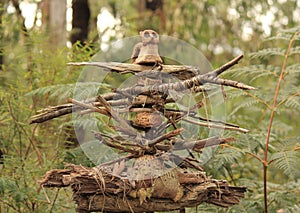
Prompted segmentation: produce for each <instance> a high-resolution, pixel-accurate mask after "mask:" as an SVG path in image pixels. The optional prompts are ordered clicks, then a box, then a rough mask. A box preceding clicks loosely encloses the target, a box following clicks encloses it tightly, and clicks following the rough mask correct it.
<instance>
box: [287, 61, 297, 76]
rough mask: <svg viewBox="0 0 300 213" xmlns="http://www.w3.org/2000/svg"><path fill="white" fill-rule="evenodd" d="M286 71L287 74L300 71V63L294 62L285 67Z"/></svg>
mask: <svg viewBox="0 0 300 213" xmlns="http://www.w3.org/2000/svg"><path fill="white" fill-rule="evenodd" d="M285 72H286V75H287V74H294V73H295V74H298V73H300V63H295V64H292V65H289V66H287V67H286V68H285Z"/></svg>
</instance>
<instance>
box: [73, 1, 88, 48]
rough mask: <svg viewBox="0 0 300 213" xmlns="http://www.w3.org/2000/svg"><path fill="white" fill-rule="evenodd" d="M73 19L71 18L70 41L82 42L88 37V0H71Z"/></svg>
mask: <svg viewBox="0 0 300 213" xmlns="http://www.w3.org/2000/svg"><path fill="white" fill-rule="evenodd" d="M72 9H73V19H72V32H71V36H70V41H71V43H72V44H74V43H76V42H77V41H79V42H80V43H82V44H83V43H84V42H85V41H86V40H87V38H88V32H89V20H90V8H89V4H88V0H73V2H72Z"/></svg>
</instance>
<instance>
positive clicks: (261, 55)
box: [249, 48, 286, 59]
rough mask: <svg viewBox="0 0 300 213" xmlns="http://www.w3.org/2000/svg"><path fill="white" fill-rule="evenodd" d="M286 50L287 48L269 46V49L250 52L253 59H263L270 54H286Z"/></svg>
mask: <svg viewBox="0 0 300 213" xmlns="http://www.w3.org/2000/svg"><path fill="white" fill-rule="evenodd" d="M285 52H286V50H285V49H281V48H267V49H263V50H260V51H258V52H254V53H250V54H249V56H250V58H251V59H255V58H260V59H263V58H267V57H270V56H284V54H285Z"/></svg>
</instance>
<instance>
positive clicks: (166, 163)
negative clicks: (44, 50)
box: [31, 55, 255, 212]
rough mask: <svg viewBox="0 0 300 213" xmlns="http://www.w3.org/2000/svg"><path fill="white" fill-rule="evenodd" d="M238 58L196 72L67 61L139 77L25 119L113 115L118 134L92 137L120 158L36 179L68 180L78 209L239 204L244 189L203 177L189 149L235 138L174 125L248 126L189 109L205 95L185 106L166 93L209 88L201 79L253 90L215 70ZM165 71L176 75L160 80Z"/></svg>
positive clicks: (47, 183)
mask: <svg viewBox="0 0 300 213" xmlns="http://www.w3.org/2000/svg"><path fill="white" fill-rule="evenodd" d="M242 57H243V56H242V55H241V56H238V57H236V58H235V59H233V60H232V61H230V62H228V63H226V64H225V65H223V66H221V67H220V68H218V69H216V70H214V71H211V72H208V73H205V74H198V73H200V70H199V68H197V67H193V66H180V65H159V66H156V67H151V66H150V68H149V66H144V65H138V64H126V63H116V62H80V63H69V65H73V66H85V65H88V66H97V67H101V68H102V69H105V70H107V71H110V72H118V73H120V74H125V73H126V74H127V73H132V74H134V75H136V76H137V77H138V79H140V81H138V83H137V84H136V85H132V86H130V87H126V88H122V89H113V90H112V92H111V93H107V94H100V95H98V96H97V97H94V98H90V99H87V100H74V99H71V98H70V99H69V103H67V104H62V105H58V106H53V107H48V108H46V109H43V110H42V111H40V114H38V115H35V116H33V117H32V119H31V123H42V122H45V121H47V120H51V119H53V118H57V117H60V116H62V115H66V114H70V113H72V112H76V113H78V114H87V113H100V114H101V115H104V116H107V117H109V118H110V119H112V120H114V121H115V123H116V125H110V127H111V128H112V129H113V130H114V131H116V132H118V134H116V136H114V135H107V134H104V133H101V132H94V136H95V138H96V139H98V140H99V142H100V143H102V144H104V145H106V146H108V147H111V148H113V149H115V150H118V152H119V153H122V155H120V157H119V158H117V159H115V160H113V161H110V162H105V163H103V164H101V165H98V166H96V167H94V168H86V167H82V166H76V165H68V168H67V169H64V170H51V171H49V172H48V173H47V174H46V175H45V177H44V179H43V180H41V182H40V184H41V186H43V187H66V186H71V188H72V189H73V192H74V200H75V201H76V203H77V204H78V207H77V211H78V212H92V211H104V212H153V211H167V210H174V209H184V208H186V207H192V206H197V205H199V204H201V203H203V202H207V203H212V204H215V205H218V206H222V207H228V206H231V205H235V204H237V203H239V199H240V198H242V197H243V196H244V192H245V191H246V188H245V187H234V186H229V185H228V183H227V182H226V181H223V180H213V179H211V178H210V177H207V176H206V174H205V172H204V171H203V169H202V167H201V166H200V162H198V160H197V159H196V158H193V154H192V152H197V153H201V152H202V149H203V148H204V147H207V146H215V145H219V144H224V143H229V142H232V141H233V140H234V138H221V137H219V136H215V137H210V138H205V139H199V140H192V139H191V140H187V139H184V138H183V137H182V136H181V133H182V132H183V131H184V128H182V127H178V125H177V124H178V123H179V122H188V123H190V124H192V125H197V126H204V127H208V128H220V129H225V130H235V131H239V132H244V133H246V132H248V130H247V129H244V128H241V127H239V126H238V125H235V124H229V123H226V122H222V121H214V120H209V119H205V118H202V117H200V116H198V115H197V113H193V112H194V111H195V110H197V109H199V108H201V107H202V106H203V102H199V103H197V104H195V105H194V106H192V107H191V109H188V110H186V111H184V110H178V109H170V108H168V107H166V106H167V104H169V103H176V100H175V99H174V97H171V96H170V94H169V91H171V90H172V91H175V92H180V91H183V90H189V91H190V92H191V93H199V92H203V93H204V92H206V91H207V90H208V89H209V87H207V85H213V84H215V85H222V86H229V87H234V88H238V89H243V90H252V89H255V88H254V87H251V86H248V85H246V84H243V83H241V82H238V81H233V80H228V79H222V78H219V75H220V74H221V73H223V72H224V71H226V70H227V69H229V68H230V67H232V66H233V65H235V64H237V63H238V61H239V60H240V59H241V58H242ZM166 74H167V75H172V76H175V77H176V78H178V79H180V81H177V82H171V83H170V82H164V81H162V80H161V79H165V76H164V75H166ZM128 111H129V112H130V113H133V114H134V116H133V117H132V119H130V120H128V119H126V118H124V116H122V113H125V112H126V113H128ZM178 150H188V151H189V152H190V154H191V157H186V156H180V155H179V154H176V153H175V151H178ZM179 153H180V152H179ZM174 165H175V166H174ZM116 203H117V204H116Z"/></svg>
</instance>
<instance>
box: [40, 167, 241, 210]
mask: <svg viewBox="0 0 300 213" xmlns="http://www.w3.org/2000/svg"><path fill="white" fill-rule="evenodd" d="M67 167H68V168H67V169H55V170H51V171H48V172H47V173H46V175H45V176H44V178H43V179H42V180H41V181H40V185H41V186H42V187H56V188H62V187H71V188H72V190H73V199H74V201H75V202H76V204H77V209H76V210H77V212H98V211H101V212H153V211H170V210H177V209H178V210H179V209H183V208H186V207H195V206H197V205H199V204H201V203H210V204H214V205H217V206H221V207H229V206H232V205H235V204H238V203H239V200H240V199H241V198H243V197H244V193H245V192H246V188H245V187H236V186H230V185H229V184H228V183H227V182H226V181H224V180H215V179H211V178H210V177H208V176H206V174H205V173H203V172H191V171H184V170H181V169H175V170H176V178H177V179H178V181H179V183H180V186H181V189H182V190H183V191H182V192H183V194H182V196H181V198H180V199H179V200H177V201H174V200H172V199H166V198H162V197H160V195H159V196H157V195H155V194H152V195H153V197H148V198H146V199H145V200H143V203H142V204H141V199H139V197H136V198H134V197H133V196H132V192H133V191H138V190H140V189H147V186H146V185H147V184H148V185H149V187H148V188H150V187H151V183H150V182H151V181H150V182H147V181H146V182H144V183H143V184H144V185H140V186H138V185H137V186H136V187H133V186H132V185H131V184H130V182H129V181H128V179H127V178H126V177H117V176H112V175H111V174H109V173H106V172H104V171H103V170H102V169H101V168H99V167H94V168H87V167H83V166H78V165H68V166H67ZM152 181H154V180H152ZM161 190H163V189H161Z"/></svg>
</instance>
